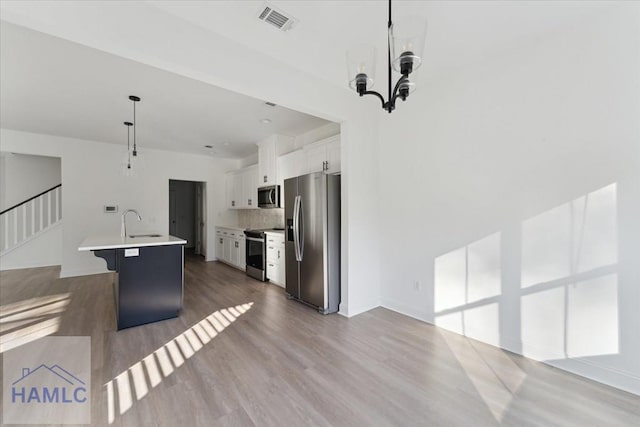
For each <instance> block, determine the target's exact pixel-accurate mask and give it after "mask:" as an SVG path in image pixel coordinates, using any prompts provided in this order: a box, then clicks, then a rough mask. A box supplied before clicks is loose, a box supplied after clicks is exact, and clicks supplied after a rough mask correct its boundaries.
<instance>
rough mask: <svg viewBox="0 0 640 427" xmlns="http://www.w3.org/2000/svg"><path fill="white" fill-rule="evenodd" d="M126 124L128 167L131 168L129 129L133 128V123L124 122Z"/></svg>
mask: <svg viewBox="0 0 640 427" xmlns="http://www.w3.org/2000/svg"><path fill="white" fill-rule="evenodd" d="M124 125H125V126H126V127H127V156H128V158H127V169H131V143H130V141H129V131H130V130H131V126H132V125H133V123H131V122H124Z"/></svg>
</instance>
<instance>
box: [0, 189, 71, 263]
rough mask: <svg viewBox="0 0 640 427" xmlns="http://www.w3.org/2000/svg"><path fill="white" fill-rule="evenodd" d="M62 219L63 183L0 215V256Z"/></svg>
mask: <svg viewBox="0 0 640 427" xmlns="http://www.w3.org/2000/svg"><path fill="white" fill-rule="evenodd" d="M61 219H62V184H58V185H56V186H55V187H52V188H50V189H48V190H45V191H43V192H42V193H40V194H37V195H35V196H33V197H31V198H29V199H27V200H25V201H23V202H21V203H18V204H17V205H14V206H12V207H10V208H8V209H5V210H3V211H2V212H0V255H1V254H4V253H6V252H8V251H10V250H12V249H13V248H15V247H18V246H20V245H21V244H22V243H23V242H25V241H26V240H28V239H30V238H32V237H34V236H35V235H37V234H39V233H41V232H43V231H45V230H47V229H48V228H50V227H52V226H54V225H56V224H57V223H58V222H59V221H60V220H61Z"/></svg>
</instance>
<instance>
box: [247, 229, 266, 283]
mask: <svg viewBox="0 0 640 427" xmlns="http://www.w3.org/2000/svg"><path fill="white" fill-rule="evenodd" d="M244 234H245V236H246V239H245V240H246V251H247V253H246V259H247V275H249V276H251V277H253V278H254V279H258V280H262V281H263V282H264V281H265V280H266V278H267V277H266V274H265V273H266V258H267V240H266V235H265V234H264V230H245V232H244Z"/></svg>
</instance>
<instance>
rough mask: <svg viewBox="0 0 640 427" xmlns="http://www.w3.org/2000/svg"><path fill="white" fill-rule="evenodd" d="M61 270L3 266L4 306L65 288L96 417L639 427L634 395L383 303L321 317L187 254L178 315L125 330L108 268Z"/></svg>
mask: <svg viewBox="0 0 640 427" xmlns="http://www.w3.org/2000/svg"><path fill="white" fill-rule="evenodd" d="M58 272H59V271H58V269H57V268H39V269H29V270H14V271H6V272H2V273H0V281H1V282H0V291H1V297H2V301H1V302H2V305H3V306H6V305H8V304H11V303H16V302H19V301H23V300H26V299H29V298H35V297H43V296H47V295H57V294H62V293H67V292H68V293H70V301H69V304H68V306H67V307H66V310H65V311H64V312H63V313H61V314H60V316H61V318H60V320H61V323H60V329H59V330H58V332H56V333H55V334H56V335H90V336H91V339H92V341H91V342H92V370H93V373H92V385H93V387H92V393H93V397H92V422H93V424H94V425H109V423H110V422H111V425H114V426H121V425H122V426H153V425H158V426H178V425H180V426H198V425H202V426H304V425H314V426H315V425H318V426H327V425H333V426H494V425H509V426H551V425H553V426H556V425H559V426H560V425H561V426H565V425H566V426H638V425H640V398H638V396H634V395H632V394H628V393H625V392H622V391H619V390H616V389H613V388H610V387H607V386H604V385H601V384H598V383H595V382H592V381H589V380H587V379H584V378H581V377H578V376H575V375H571V374H568V373H566V372H563V371H560V370H558V369H554V368H551V367H549V366H546V365H543V364H540V363H537V362H533V361H531V360H529V359H526V358H524V357H521V356H517V355H514V354H512V353H508V352H505V351H502V350H499V349H497V348H494V347H491V346H488V345H484V344H482V343H479V342H477V341H473V340H469V339H467V338H464V337H461V336H458V335H456V334H453V333H449V332H446V331H444V330H441V329H438V328H436V327H434V326H431V325H428V324H425V323H422V322H419V321H417V320H414V319H411V318H408V317H405V316H402V315H400V314H397V313H394V312H392V311H389V310H386V309H383V308H378V309H375V310H372V311H370V312H367V313H364V314H361V315H359V316H356V317H354V318H351V319H347V318H344V317H342V316H339V315H329V316H322V315H320V314H318V313H317V312H315V311H314V310H312V309H311V308H309V307H306V306H304V305H302V304H300V303H296V302H293V301H288V300H287V299H286V298H285V295H284V291H283V290H282V289H281V288H279V287H277V286H273V285H269V284H264V283H260V282H258V281H255V280H253V279H251V278H248V277H247V276H245V275H244V273H242V272H240V271H238V270H235V269H233V268H231V267H228V266H226V265H224V264H220V263H217V262H210V263H205V262H203V261H201V260H200V259H198V258H195V257H191V258H188V259H187V265H186V272H185V296H184V310H183V313H182V314H181V316H180V317H179V318H177V319H171V320H166V321H162V322H158V323H154V324H149V325H145V326H140V327H135V328H131V329H127V330H123V331H120V332H116V331H115V330H114V304H113V294H112V289H111V286H112V280H113V275H112V274H102V275H94V276H85V277H78V278H68V279H56V278H55V277H57V274H58ZM140 361H143V363H141V364H138V362H140ZM123 373H124V374H123ZM121 374H122V375H121ZM118 376H119V378H120V379H121V381H114V379H115V378H116V377H118ZM125 386H126V387H125ZM109 387H113V395H112V398H109V394H108V393H107V389H108V388H109ZM125 388H128V389H127V390H125ZM127 393H128V394H129V395H130V396H131V399H130V402H128V401H127V399H126V395H127Z"/></svg>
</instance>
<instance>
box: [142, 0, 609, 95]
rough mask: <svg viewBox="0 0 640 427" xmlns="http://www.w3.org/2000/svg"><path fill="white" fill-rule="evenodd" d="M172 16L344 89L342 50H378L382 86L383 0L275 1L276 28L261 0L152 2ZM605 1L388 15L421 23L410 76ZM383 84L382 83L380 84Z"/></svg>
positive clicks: (597, 8) (574, 18)
mask: <svg viewBox="0 0 640 427" xmlns="http://www.w3.org/2000/svg"><path fill="white" fill-rule="evenodd" d="M150 3H152V4H153V5H154V6H156V7H158V8H161V9H163V10H165V11H167V12H169V13H171V14H172V15H174V16H176V17H179V18H182V19H184V20H186V21H188V22H191V23H193V24H196V25H198V26H200V27H202V28H205V29H207V30H209V31H212V32H215V33H218V34H220V35H223V36H225V37H227V38H229V39H232V40H235V41H237V42H239V43H242V44H244V45H246V46H249V47H251V48H253V49H255V50H258V51H261V52H264V53H267V54H268V55H270V56H273V57H275V58H276V59H278V60H280V61H282V62H284V63H286V64H288V65H290V66H291V67H294V68H297V69H300V70H303V71H305V72H308V73H310V74H313V75H315V76H317V77H320V78H323V79H326V80H328V81H330V82H332V83H334V84H336V85H340V86H342V87H344V88H345V90H348V86H347V81H348V79H347V77H348V76H347V70H346V59H345V55H346V51H347V50H348V49H349V48H350V47H353V46H356V45H359V44H363V43H366V44H372V45H374V46H375V47H376V49H377V52H378V54H377V57H378V66H377V80H378V84H377V85H376V87H377V89H378V90H381V88H382V89H383V88H384V87H385V84H384V80H385V78H386V60H387V59H386V43H387V32H386V26H387V17H388V15H387V14H388V3H387V1H386V0H377V1H366V0H356V1H348V0H339V1H327V0H306V1H292V0H274V1H270V2H269V3H271V4H273V5H274V6H276V7H278V8H279V9H282V10H283V11H285V12H287V13H289V14H291V15H292V16H293V17H295V18H296V19H298V20H299V23H298V25H297V26H296V27H295V28H293V29H292V30H290V31H288V32H282V31H279V30H277V29H275V28H274V27H272V26H270V25H269V24H266V23H264V22H262V21H260V20H258V19H257V15H258V13H259V11H261V10H262V9H263V7H264V5H265V2H264V1H235V0H234V1H209V2H207V1H167V0H161V1H151V2H150ZM615 5H616V2H610V1H477V0H473V1H418V0H412V1H399V0H396V1H393V11H392V13H393V17H394V19H396V18H401V17H403V16H421V17H424V19H425V20H426V21H427V38H426V43H425V52H424V66H423V68H422V70H421V72H420V73H417V74H416V75H415V78H419V79H420V80H422V79H424V78H428V77H425V76H430V75H434V74H438V73H449V72H451V71H453V70H455V69H457V68H459V67H464V66H466V65H469V64H471V63H475V62H478V61H482V60H483V59H486V58H487V57H491V56H494V55H498V54H500V53H502V52H505V51H508V50H510V49H514V48H517V47H518V46H519V45H521V44H522V43H523V42H526V41H528V40H531V39H534V38H540V37H544V36H545V35H547V34H550V33H553V32H554V31H557V30H558V29H566V28H567V27H570V26H571V25H572V24H573V23H576V22H578V21H580V20H582V19H588V17H589V16H590V15H593V14H596V13H602V12H603V11H604V10H605V9H606V8H611V7H614V6H615ZM381 83H382V84H381Z"/></svg>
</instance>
